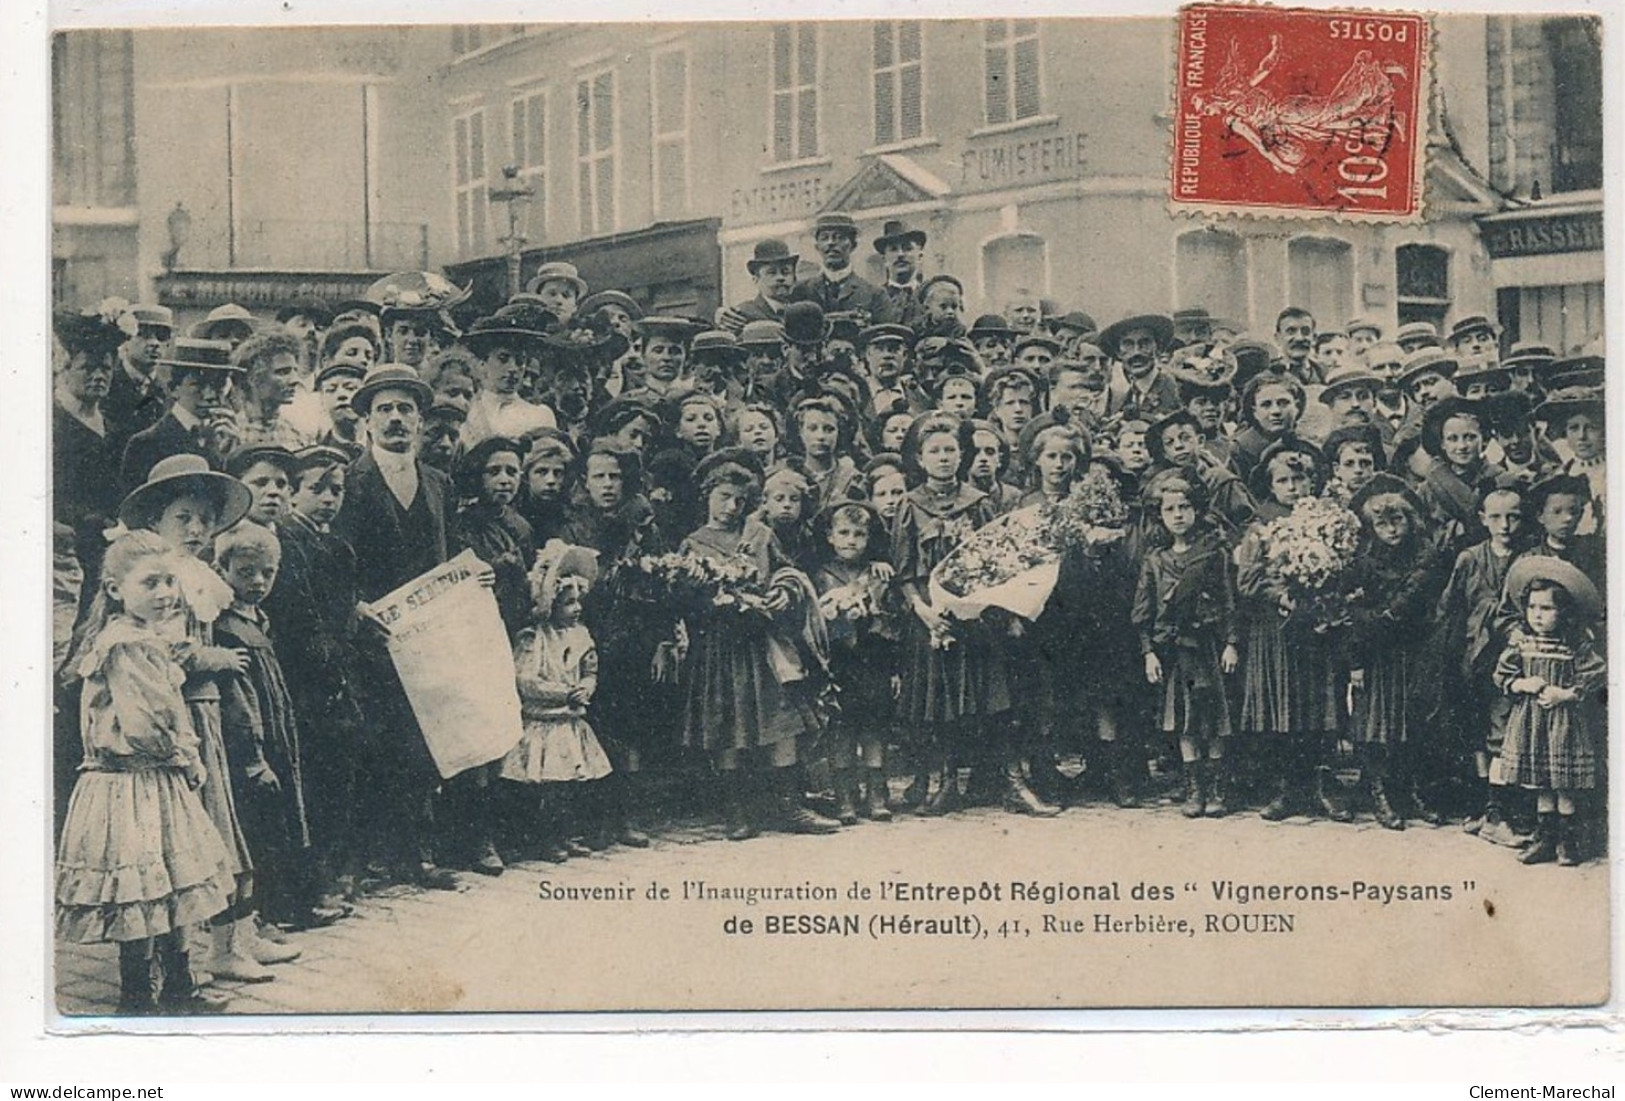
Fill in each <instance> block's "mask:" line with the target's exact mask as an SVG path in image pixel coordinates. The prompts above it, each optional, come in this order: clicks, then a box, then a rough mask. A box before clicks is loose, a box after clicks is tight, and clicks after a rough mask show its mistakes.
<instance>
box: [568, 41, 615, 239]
mask: <svg viewBox="0 0 1625 1101" xmlns="http://www.w3.org/2000/svg"><path fill="white" fill-rule="evenodd" d="M576 201H577V204H578V205H579V207H580V209H581V232H582V233H584V234H586V235H587V236H589V237H590V236H592V235H593V234H597V233H613V232H615V70H614V69H605V70H603V71H602V72H598V73H592V74H590V75H588V76H584V77H581V78H580V79H579V80H577V81H576Z"/></svg>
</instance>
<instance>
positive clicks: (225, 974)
mask: <svg viewBox="0 0 1625 1101" xmlns="http://www.w3.org/2000/svg"><path fill="white" fill-rule="evenodd" d="M253 920H254V919H253V918H252V917H249V918H243V919H239V920H237V921H234V922H231V923H230V924H227V925H214V926H210V928H209V937H210V942H211V946H210V950H209V959H208V963H207V964H206V966H207V967H208V969H209V970H210V971H212V972H214V977H215V978H217V979H229V980H231V981H233V982H270V981H271V980H272V979H274V978H276V976H275V975H274V974H272V973H271V972H270V971H268V970H267V969H266V967H265V965H264V964H262V963H260V961H259V960H257V959H256V958H255V957H254V942H253V941H252V940H250V939H249V934H248V933H247V932H245V931H244V928H243V926H244V923H245V922H252V921H253ZM165 981H166V984H167V981H168V980H167V978H166V980H165ZM188 982H190V977H188Z"/></svg>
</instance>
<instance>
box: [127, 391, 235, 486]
mask: <svg viewBox="0 0 1625 1101" xmlns="http://www.w3.org/2000/svg"><path fill="white" fill-rule="evenodd" d="M201 433H202V429H201V428H199V429H198V430H197V431H193V430H192V429H190V428H187V427H186V426H185V425H183V424H181V422H180V421H178V420H176V419H175V414H174V413H172V412H169V411H168V410H166V411H165V412H164V415H163V416H162V417H159V418H158V420H157V422H156V423H154V424H153V426H152V427H151V428H148V429H145V430H144V431H141V432H137V433H136V434H135V435H133V436H131V437H130V442H129V443H127V444H125V446H124V460H123V462H121V463H120V464H119V481H120V483H121V485H122V486H123V489H124V491H125V492H126V493H127V492H129V491H130V490H132V489H134V488H135V487H136V486H138V485H140V484H141V483H142V482H145V481H146V480H147V474H148V473H149V472H150V471H151V470H152V468H153V466H155V465H156V464H157V463H158V462H159V460H161V459H167V458H169V457H170V456H171V455H188V454H190V455H202V456H203V457H204V458H205V459H208V460H209V465H210V466H212V467H214V468H216V469H219V466H220V463H219V460H218V459H217V458H216V456H215V455H214V454H212V452H211V450H210V449H209V448H208V447H206V446H204V443H203V437H202V435H201Z"/></svg>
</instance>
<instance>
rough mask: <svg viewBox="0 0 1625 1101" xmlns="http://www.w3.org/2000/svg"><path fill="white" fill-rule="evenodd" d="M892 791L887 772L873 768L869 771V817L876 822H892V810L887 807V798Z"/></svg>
mask: <svg viewBox="0 0 1625 1101" xmlns="http://www.w3.org/2000/svg"><path fill="white" fill-rule="evenodd" d="M890 793H891V789H890V788H889V787H888V786H887V784H886V770H885V769H883V768H871V769H870V770H869V798H868V808H869V817H870V818H871V819H873V820H874V821H876V822H890V821H891V819H892V814H891V808H890V807H889V806H888V805H887V803H888V799H887V796H888V795H889V794H890Z"/></svg>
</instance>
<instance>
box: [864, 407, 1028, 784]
mask: <svg viewBox="0 0 1625 1101" xmlns="http://www.w3.org/2000/svg"><path fill="white" fill-rule="evenodd" d="M971 433H972V428H971V425H970V422H969V421H966V420H962V419H960V418H959V417H956V416H954V415H952V414H950V413H942V412H935V413H925V414H922V415H921V416H920V417H919V419H917V420H916V421H914V423H913V424H911V425H910V426H909V430H908V437H907V438H906V439H905V440H904V441H903V460H904V462H905V463H906V464H907V466H908V469H909V472H910V474H911V476H912V477H913V478H914V479H915V483H916V484H915V487H914V488H913V489H912V490H910V491H909V494H908V496H907V497H906V498H904V500H903V504H902V507H901V508H900V509H899V510H898V512H897V520H896V521H895V522H894V523H893V525H892V562H893V564H894V565H895V566H896V569H897V582H898V584H899V585H900V586H901V587H902V590H903V597H904V599H905V600H906V601H907V602H908V607H909V609H910V611H911V612H912V613H913V617H912V619H911V621H910V622H909V628H908V636H907V654H906V657H905V658H904V672H903V695H902V705H901V708H900V714H901V716H902V717H903V719H904V721H906V722H908V723H909V724H910V725H911V726H912V727H913V731H914V735H913V736H914V740H915V742H916V744H917V745H918V747H919V748H920V750H921V751H922V752H924V753H929V754H930V756H931V758H932V759H933V763H934V765H935V771H936V773H937V775H938V777H939V783H938V787H937V790H936V791H935V793H934V794H932V795H930V796H929V798H928V799H927V800H926V803H925V806H924V807H923V808H922V810H921V813H923V814H927V815H940V814H946V813H948V812H949V811H951V810H954V809H956V808H957V807H958V806H959V805H960V794H959V776H958V763H959V761H960V760H961V759H962V758H963V757H964V756H966V755H967V754H968V752H969V751H970V750H971V749H972V748H974V747H975V744H976V735H977V734H981V733H985V731H983V730H982V729H981V728H982V727H983V726H984V725H986V726H990V727H991V726H995V725H998V724H1002V723H1004V722H1005V721H1006V718H1007V713H1008V712H1009V710H1010V688H1009V683H1008V679H1007V675H1006V668H1005V661H1004V654H1003V651H1002V650H1001V649H1000V647H999V643H998V641H997V640H996V639H995V638H994V637H993V635H992V631H991V629H990V628H989V627H987V626H986V625H984V624H982V623H980V622H977V623H957V622H952V621H950V620H949V619H948V618H947V617H946V616H945V614H944V613H943V612H942V611H940V610H938V609H936V608H934V607H932V605H931V600H930V596H929V594H928V591H927V588H926V580H927V578H929V577H930V575H931V570H932V569H933V568H934V567H935V566H936V565H937V563H939V562H941V561H942V560H943V559H944V558H946V557H947V556H948V553H949V552H950V551H952V550H953V549H954V547H956V546H958V545H959V542H960V541H961V540H962V539H964V538H965V537H966V536H968V535H969V534H970V533H971V532H973V531H975V530H976V529H977V528H979V527H981V526H982V525H983V524H985V523H987V522H988V521H989V520H991V519H993V516H994V513H993V509H992V506H991V505H990V504H989V502H988V499H987V496H986V495H985V494H983V493H981V492H980V491H978V490H976V489H973V488H972V487H971V486H970V485H968V484H967V483H966V482H965V481H964V480H963V478H962V474H961V472H962V469H963V466H964V464H965V459H966V457H967V455H968V454H969V451H970V446H971ZM950 640H951V641H950Z"/></svg>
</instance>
